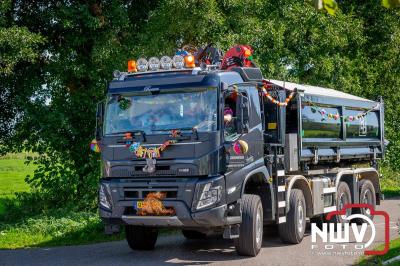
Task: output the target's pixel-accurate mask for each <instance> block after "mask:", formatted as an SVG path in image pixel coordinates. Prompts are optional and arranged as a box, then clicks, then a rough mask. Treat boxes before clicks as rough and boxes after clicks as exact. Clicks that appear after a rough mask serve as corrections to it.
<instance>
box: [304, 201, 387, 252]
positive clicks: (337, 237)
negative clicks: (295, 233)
mask: <svg viewBox="0 0 400 266" xmlns="http://www.w3.org/2000/svg"><path fill="white" fill-rule="evenodd" d="M352 208H367V209H369V211H370V213H371V215H374V216H383V217H384V219H385V247H384V249H383V250H368V249H367V248H368V247H369V246H371V244H372V243H373V242H374V240H375V236H376V227H375V224H374V223H373V222H372V220H371V219H370V218H369V217H368V216H366V215H363V214H352V215H349V216H348V217H344V216H345V215H346V210H347V209H352ZM335 215H341V216H342V217H344V218H343V219H344V220H347V221H349V222H348V223H344V224H341V223H337V224H335V223H323V224H322V229H320V228H318V226H317V224H316V223H311V243H312V244H311V249H316V248H318V247H320V248H321V246H318V245H316V243H317V236H319V238H320V239H321V241H322V242H323V243H324V245H323V246H322V248H323V249H325V250H330V251H333V250H335V249H339V250H340V251H344V250H346V249H347V248H348V247H354V249H355V250H357V251H362V250H363V251H364V255H384V254H386V253H387V252H388V251H389V215H388V214H387V212H385V211H376V210H374V209H373V207H372V206H371V205H368V204H348V205H345V206H344V208H343V209H342V210H340V211H333V212H330V213H328V215H327V217H326V219H327V220H328V221H329V220H331V218H332V217H334V216H335ZM354 218H358V219H360V220H362V221H363V222H362V223H361V227H360V229H359V228H358V226H357V224H356V223H350V221H351V220H352V219H354ZM368 227H369V228H370V231H371V233H370V234H366V232H367V229H368ZM328 228H329V229H328ZM350 228H351V230H350ZM350 231H352V234H353V236H354V239H355V241H351V240H350Z"/></svg>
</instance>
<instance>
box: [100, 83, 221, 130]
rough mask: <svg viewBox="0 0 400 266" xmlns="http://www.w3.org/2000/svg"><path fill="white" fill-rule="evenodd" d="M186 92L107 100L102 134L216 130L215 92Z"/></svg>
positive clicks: (214, 89) (114, 96)
mask: <svg viewBox="0 0 400 266" xmlns="http://www.w3.org/2000/svg"><path fill="white" fill-rule="evenodd" d="M186 90H187V91H188V92H182V91H179V92H176V93H175V92H174V93H163V92H162V91H161V92H160V93H159V94H154V95H134V96H123V95H113V96H111V97H109V99H108V103H107V107H106V118H105V119H106V120H105V134H114V133H122V132H129V131H136V130H140V131H144V132H145V133H146V134H151V133H154V132H157V133H160V132H162V131H168V130H171V129H188V130H190V129H191V128H194V127H196V129H197V131H199V132H210V131H215V130H217V102H218V101H217V90H216V88H200V89H186Z"/></svg>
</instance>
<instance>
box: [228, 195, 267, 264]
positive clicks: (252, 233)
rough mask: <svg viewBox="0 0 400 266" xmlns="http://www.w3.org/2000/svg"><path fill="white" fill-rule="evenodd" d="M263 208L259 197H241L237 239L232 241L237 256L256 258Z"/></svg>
mask: <svg viewBox="0 0 400 266" xmlns="http://www.w3.org/2000/svg"><path fill="white" fill-rule="evenodd" d="M263 223H264V222H263V208H262V204H261V199H260V196H258V195H252V194H244V195H243V197H242V223H241V224H240V231H239V238H237V239H234V243H235V247H236V251H237V253H238V254H239V255H244V256H252V257H254V256H256V255H257V254H258V253H259V252H260V249H261V245H262V240H263V226H264V224H263Z"/></svg>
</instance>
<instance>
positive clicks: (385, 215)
mask: <svg viewBox="0 0 400 266" xmlns="http://www.w3.org/2000/svg"><path fill="white" fill-rule="evenodd" d="M353 208H367V209H369V211H370V213H371V215H374V216H383V218H384V219H385V247H384V249H383V250H364V255H384V254H386V253H387V252H388V251H389V214H388V213H387V212H385V211H376V210H374V208H373V206H372V205H369V204H346V205H344V207H343V209H341V210H340V211H333V212H330V213H328V214H327V216H326V219H327V220H330V219H331V218H332V217H333V216H335V215H346V210H347V209H353ZM352 216H353V217H354V216H357V218H361V219H363V220H364V221H366V222H368V223H369V224H370V225H371V227H373V228H372V229H373V232H374V234H373V236H374V235H375V225H374V224H373V223H372V221H371V219H370V218H369V217H368V216H365V215H362V214H353V215H350V216H348V217H346V218H345V219H348V220H351V219H352ZM354 218H355V217H354ZM373 240H374V239H370V241H373Z"/></svg>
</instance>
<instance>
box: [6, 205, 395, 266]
mask: <svg viewBox="0 0 400 266" xmlns="http://www.w3.org/2000/svg"><path fill="white" fill-rule="evenodd" d="M378 210H384V211H386V212H388V213H389V215H390V237H391V239H393V238H396V237H399V229H398V225H397V223H398V222H399V219H400V199H388V200H385V201H383V202H382V205H381V206H379V207H378ZM374 222H375V224H376V230H377V237H376V240H375V242H374V244H375V245H378V244H380V243H383V241H384V233H383V232H384V220H383V218H381V217H376V218H375V219H374ZM266 230H267V229H266ZM306 234H307V235H306V237H305V238H304V239H303V241H302V243H300V244H298V245H285V244H282V242H281V241H280V239H279V236H278V235H277V234H276V233H275V234H274V233H273V232H266V234H265V236H264V242H263V248H262V250H261V251H260V254H258V256H257V257H255V258H248V257H241V256H238V255H236V252H235V249H234V247H233V245H232V241H229V240H223V239H211V240H191V241H188V240H185V239H184V237H183V236H182V235H180V234H176V235H163V236H161V237H159V239H158V241H157V245H156V249H155V250H153V251H141V252H138V251H135V252H134V251H131V250H130V249H129V248H128V246H127V244H126V243H125V241H117V242H109V243H101V244H94V245H84V246H71V247H56V248H32V249H20V250H0V265H107V266H110V265H135V264H140V265H165V264H169V265H171V264H182V265H200V264H218V265H219V264H221V265H324V266H326V265H336V266H337V265H349V264H352V263H354V262H355V260H356V259H357V258H358V256H356V255H351V254H349V253H350V251H355V249H354V248H353V249H348V250H347V251H348V252H349V253H348V254H342V253H341V254H338V253H336V254H332V253H331V254H327V252H325V251H324V250H323V249H322V248H319V247H318V248H317V249H315V250H312V249H311V245H312V243H311V236H310V230H308V231H307V232H306ZM322 246H323V245H322ZM334 251H335V252H341V250H340V248H339V249H337V248H336V247H335V250H334ZM329 252H330V251H329V250H328V253H329Z"/></svg>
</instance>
